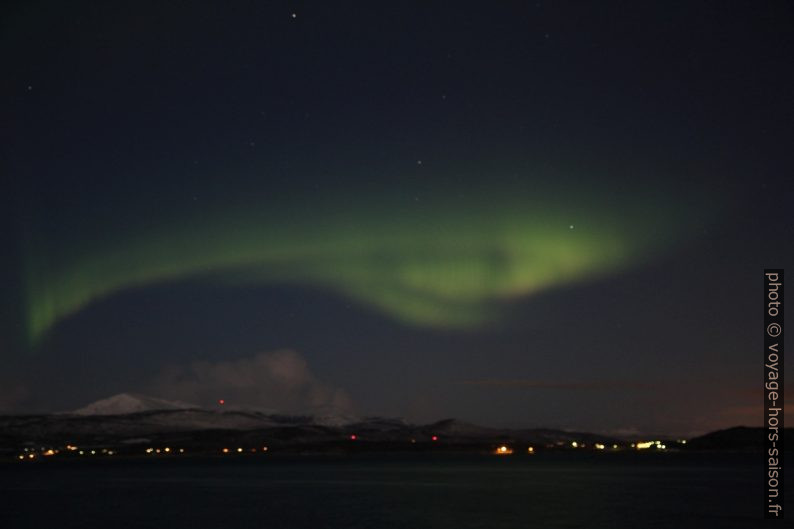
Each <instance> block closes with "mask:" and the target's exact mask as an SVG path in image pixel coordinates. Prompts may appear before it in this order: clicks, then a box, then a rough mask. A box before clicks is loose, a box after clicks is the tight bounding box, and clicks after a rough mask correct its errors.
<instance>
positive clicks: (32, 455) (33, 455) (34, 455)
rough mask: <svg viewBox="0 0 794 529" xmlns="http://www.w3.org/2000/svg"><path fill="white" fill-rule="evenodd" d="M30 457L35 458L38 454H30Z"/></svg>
mask: <svg viewBox="0 0 794 529" xmlns="http://www.w3.org/2000/svg"><path fill="white" fill-rule="evenodd" d="M28 457H29V458H30V459H35V458H36V454H28Z"/></svg>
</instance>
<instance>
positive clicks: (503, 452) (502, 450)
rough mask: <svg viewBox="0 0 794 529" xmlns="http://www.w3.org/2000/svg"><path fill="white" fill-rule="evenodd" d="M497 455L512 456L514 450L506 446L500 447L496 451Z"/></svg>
mask: <svg viewBox="0 0 794 529" xmlns="http://www.w3.org/2000/svg"><path fill="white" fill-rule="evenodd" d="M496 453H497V454H498V455H506V454H512V453H513V450H512V449H511V448H509V447H507V446H505V445H502V446H500V447H499V448H497V449H496Z"/></svg>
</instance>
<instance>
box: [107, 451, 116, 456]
mask: <svg viewBox="0 0 794 529" xmlns="http://www.w3.org/2000/svg"><path fill="white" fill-rule="evenodd" d="M115 453H116V452H114V451H113V450H108V455H109V456H112V455H113V454H115Z"/></svg>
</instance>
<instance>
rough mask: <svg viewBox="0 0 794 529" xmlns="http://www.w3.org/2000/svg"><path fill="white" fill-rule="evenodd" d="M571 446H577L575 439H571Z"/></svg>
mask: <svg viewBox="0 0 794 529" xmlns="http://www.w3.org/2000/svg"><path fill="white" fill-rule="evenodd" d="M571 446H572V447H574V448H576V447H577V446H579V443H577V442H576V441H571Z"/></svg>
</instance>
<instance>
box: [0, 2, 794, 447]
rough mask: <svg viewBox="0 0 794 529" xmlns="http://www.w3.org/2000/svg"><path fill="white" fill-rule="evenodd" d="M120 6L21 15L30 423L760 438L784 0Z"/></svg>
mask: <svg viewBox="0 0 794 529" xmlns="http://www.w3.org/2000/svg"><path fill="white" fill-rule="evenodd" d="M113 4H114V5H110V4H108V5H104V4H103V5H91V4H88V3H83V2H77V3H70V4H69V5H68V6H67V5H59V4H56V3H52V2H39V1H34V2H26V3H19V4H18V5H14V6H12V7H8V8H6V9H7V12H6V15H7V16H6V17H4V22H3V25H2V29H1V30H0V42H2V44H3V46H2V49H4V50H7V51H6V55H7V56H6V59H7V60H6V64H7V74H6V75H5V78H6V79H7V82H6V83H4V85H3V87H2V90H3V91H4V95H5V96H6V97H5V99H4V100H5V101H6V102H7V104H8V107H9V108H8V112H7V119H6V120H5V121H6V122H7V126H6V127H4V128H3V131H2V134H3V142H2V145H3V157H2V166H3V172H4V175H6V176H7V181H8V182H9V183H8V185H7V186H5V187H4V188H3V192H2V193H0V205H1V206H2V208H0V215H2V217H1V218H2V219H3V223H4V229H3V230H2V231H1V232H0V250H2V255H3V259H2V261H0V277H2V280H3V285H4V288H3V296H2V298H1V299H0V358H2V360H3V361H4V362H5V365H4V369H2V370H0V411H3V412H6V411H7V412H13V413H21V412H28V411H37V410H44V411H59V410H68V409H74V408H78V407H80V406H83V405H85V404H86V403H88V402H90V401H93V400H98V399H100V398H105V397H108V396H110V395H112V394H115V393H122V392H138V393H142V394H147V395H150V396H152V397H157V398H163V399H169V398H171V397H174V398H181V397H179V395H175V394H171V393H174V391H173V390H172V389H173V388H172V387H171V386H169V383H168V382H163V381H172V382H173V384H176V385H179V386H180V387H190V388H193V389H195V391H193V390H191V394H196V395H204V396H206V399H208V401H209V402H213V400H212V399H213V398H215V400H217V398H222V396H218V397H215V396H214V395H210V394H211V393H215V392H226V393H227V397H226V398H229V397H228V396H229V395H232V396H233V395H253V394H255V393H256V391H255V389H251V388H256V387H257V384H260V385H262V386H267V385H268V384H270V383H271V382H272V381H273V380H278V381H279V384H280V385H279V386H278V387H285V388H290V390H289V392H288V393H289V395H291V396H292V397H290V398H289V399H288V398H286V397H285V398H284V399H282V400H279V403H280V404H279V405H280V406H281V404H282V403H283V405H284V406H286V407H287V408H288V409H285V410H283V411H284V412H289V413H313V412H314V408H316V407H317V406H319V404H317V403H316V402H315V401H313V400H312V399H311V398H310V397H309V396H310V395H314V394H317V395H342V397H343V398H341V399H340V401H344V402H346V403H349V404H350V409H349V410H345V413H348V412H349V413H353V414H358V415H361V416H366V415H378V416H400V417H406V418H407V419H408V420H416V421H430V420H438V419H441V418H444V417H457V418H460V419H462V420H467V421H472V422H479V423H482V424H486V425H487V424H494V425H519V426H550V427H562V428H570V429H574V430H588V429H589V430H591V431H603V432H620V431H642V432H654V433H657V432H672V433H681V434H685V433H690V432H701V431H706V430H708V429H715V428H717V427H727V426H733V425H736V424H748V425H751V424H755V422H754V421H757V420H760V407H758V408H757V411H758V413H756V405H757V404H758V403H759V402H760V390H759V388H758V387H756V384H755V382H756V381H755V379H754V378H753V376H754V375H752V373H754V371H753V370H755V369H757V367H758V366H757V365H756V363H755V356H754V354H755V353H752V351H753V350H754V347H755V346H756V342H757V339H758V338H759V337H758V336H757V335H756V334H757V333H756V330H757V327H758V325H757V322H758V321H759V318H760V317H761V315H760V314H757V311H756V308H757V306H758V303H757V299H756V297H757V296H756V294H757V292H756V291H757V287H758V288H760V284H761V277H760V276H758V272H759V270H762V269H763V268H764V267H771V268H785V267H786V265H787V264H789V263H791V262H792V247H791V245H790V244H784V241H790V240H792V234H794V226H793V225H792V218H791V215H790V214H788V211H789V210H790V204H791V203H794V202H793V201H792V184H791V181H790V177H789V175H790V174H793V173H794V164H792V160H791V156H790V147H791V144H792V141H794V129H793V127H794V126H793V125H792V123H794V108H792V107H793V106H794V105H792V102H791V98H790V96H789V94H790V93H792V90H791V89H792V88H794V73H792V71H791V68H790V67H789V63H790V56H791V53H792V52H794V39H792V36H791V35H792V32H791V31H790V24H789V23H788V22H786V20H789V18H787V17H788V16H789V13H790V6H788V5H787V4H785V3H784V2H769V3H765V4H764V5H763V6H760V5H751V4H750V3H748V4H747V5H745V6H744V7H743V8H736V9H731V10H727V9H722V8H721V7H720V8H719V9H715V8H713V6H710V4H709V3H708V2H695V3H689V2H688V3H686V5H684V4H682V5H670V4H669V3H665V2H640V3H628V4H626V5H622V4H619V3H614V4H611V3H606V4H601V3H599V4H587V5H577V6H573V5H568V4H565V3H557V2H555V3H547V2H545V1H542V2H529V3H515V4H510V3H508V4H503V5H499V6H490V5H488V6H485V5H484V4H480V3H476V2H458V3H455V5H454V6H450V5H442V4H440V3H434V2H407V3H406V2H400V3H395V4H392V5H389V6H386V5H383V4H382V3H369V4H363V3H362V4H358V3H345V4H344V5H341V4H334V5H332V4H331V3H319V2H293V3H288V2H280V1H279V2H265V3H255V4H249V3H238V2H232V3H229V4H228V5H225V4H224V5H221V4H217V5H214V4H210V3H207V2H197V3H191V4H190V5H187V4H176V3H167V2H166V3H162V2H158V3H151V4H149V3H143V4H139V3H135V4H133V3H126V2H120V3H113ZM293 15H294V16H293ZM283 358H288V359H289V362H286V365H287V367H286V368H285V367H284V365H285V363H284V362H281V361H279V359H283ZM257 359H259V360H261V359H265V360H267V361H259V360H257ZM195 366H203V367H201V369H199V370H198V371H196V369H194V367H195ZM251 366H256V367H255V368H254V367H251ZM707 367H708V375H704V374H703V373H704V370H706V368H707ZM280 370H281V371H280ZM227 371H228V372H227ZM248 371H255V373H252V374H251V375H250V376H247V375H246V373H247V372H248ZM282 371H283V373H282ZM199 372H200V373H201V376H198V375H197V373H199ZM285 373H286V374H285ZM282 375H283V376H282ZM191 376H193V377H195V379H190V377H191ZM243 379H244V380H243ZM204 380H211V381H212V384H211V388H210V389H208V388H206V387H203V386H202V384H203V382H202V381H204ZM472 381H487V383H482V384H480V383H474V384H473V383H471V382H472ZM243 386H244V387H243ZM317 388H320V389H319V390H317V391H314V390H315V389H317ZM271 389H272V388H271ZM272 394H273V391H271V392H268V391H265V390H264V389H263V391H262V395H272ZM301 395H302V396H301ZM293 397H294V398H293ZM202 398H204V397H202ZM262 399H264V397H262ZM262 399H258V400H256V403H257V405H259V404H261V402H262ZM290 399H292V400H290ZM301 399H304V400H301ZM229 400H232V401H233V400H234V398H233V397H232V398H229ZM265 400H266V399H265ZM293 401H294V402H293ZM693 403H697V406H695V405H693ZM202 404H204V403H202ZM250 404H251V403H250V402H238V403H234V402H230V404H229V405H230V406H233V405H237V406H240V407H245V406H246V405H250ZM321 404H322V405H323V406H325V405H326V404H328V403H321ZM328 405H329V406H330V404H328ZM313 407H314V408H313Z"/></svg>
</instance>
